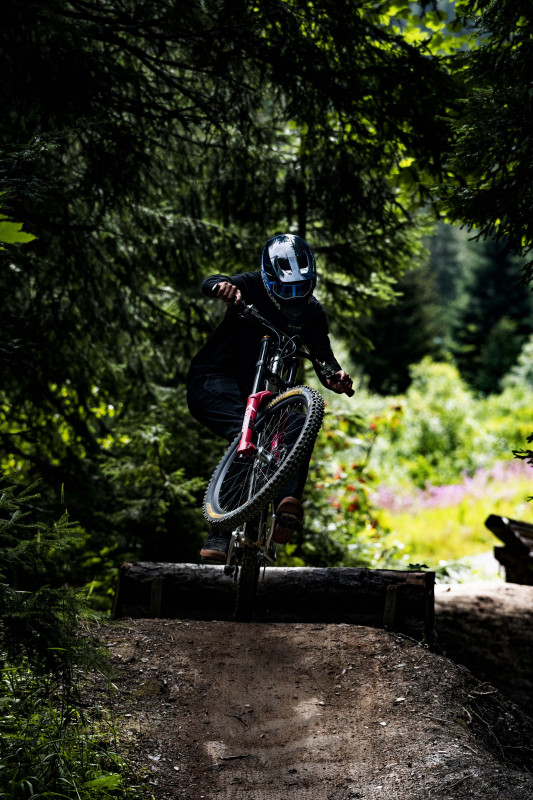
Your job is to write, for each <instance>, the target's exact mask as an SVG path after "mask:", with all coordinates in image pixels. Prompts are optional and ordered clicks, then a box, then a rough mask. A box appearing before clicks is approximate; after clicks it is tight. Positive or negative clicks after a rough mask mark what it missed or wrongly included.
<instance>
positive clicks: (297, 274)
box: [261, 233, 316, 307]
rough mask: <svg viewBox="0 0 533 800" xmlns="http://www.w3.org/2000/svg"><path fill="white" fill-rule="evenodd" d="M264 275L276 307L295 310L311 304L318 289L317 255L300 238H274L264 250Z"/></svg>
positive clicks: (288, 235)
mask: <svg viewBox="0 0 533 800" xmlns="http://www.w3.org/2000/svg"><path fill="white" fill-rule="evenodd" d="M261 274H262V276H263V282H264V284H265V289H266V290H267V292H268V293H269V295H270V297H271V298H272V300H273V301H274V302H275V303H276V305H280V306H282V307H283V306H285V307H294V306H297V305H300V304H301V303H304V302H307V301H308V300H309V298H310V297H311V295H312V294H313V290H314V288H315V286H316V263H315V256H314V254H313V251H312V250H311V248H310V247H309V245H308V244H307V242H304V240H303V239H302V238H300V236H294V235H293V234H291V233H285V234H281V235H279V236H274V238H273V239H270V240H269V241H268V242H267V243H266V245H265V248H264V250H263V257H262V259H261Z"/></svg>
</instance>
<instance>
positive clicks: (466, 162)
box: [0, 0, 533, 799]
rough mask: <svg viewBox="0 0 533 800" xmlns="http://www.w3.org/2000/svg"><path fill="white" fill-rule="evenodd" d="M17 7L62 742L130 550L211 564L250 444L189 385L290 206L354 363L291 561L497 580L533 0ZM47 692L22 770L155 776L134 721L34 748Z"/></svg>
mask: <svg viewBox="0 0 533 800" xmlns="http://www.w3.org/2000/svg"><path fill="white" fill-rule="evenodd" d="M1 23H2V24H1V25H0V40H1V42H2V64H3V69H2V73H3V76H4V81H3V96H4V102H3V105H2V114H1V116H0V130H1V137H0V142H1V146H0V154H1V155H0V318H1V325H0V370H1V371H0V376H1V380H0V459H1V472H2V475H1V481H2V493H1V496H0V596H1V599H2V603H1V610H0V653H1V656H2V662H3V665H4V671H3V673H2V674H3V680H4V686H5V692H6V697H7V700H6V702H7V703H8V705H9V703H12V704H13V707H14V704H15V702H16V704H17V708H18V709H19V711H21V714H22V715H24V714H25V713H26V717H24V719H25V720H33V722H32V723H31V725H33V724H35V725H36V728H35V729H37V728H39V729H42V728H43V726H44V722H43V720H44V716H46V714H47V715H48V716H47V720H48V722H47V723H46V724H50V725H52V724H54V725H55V724H57V725H58V733H57V737H56V741H57V740H59V739H61V737H62V736H64V735H65V730H66V729H67V728H68V724H67V723H70V722H72V721H75V723H76V724H77V723H78V722H80V720H82V718H83V714H82V712H81V711H80V710H79V708H78V707H77V706H76V703H75V702H74V700H73V696H74V686H75V684H76V675H77V670H78V669H79V668H80V667H82V668H84V669H85V668H87V665H88V664H92V665H93V666H94V665H96V664H98V663H99V662H98V657H99V656H98V652H97V650H95V648H94V646H93V645H92V644H91V641H92V640H91V634H90V626H89V623H88V622H87V615H89V616H91V615H93V616H95V615H97V614H99V613H103V614H104V615H105V614H107V613H108V612H109V609H110V607H111V599H112V594H113V588H114V585H115V580H116V575H117V570H118V567H119V566H120V564H121V563H122V562H123V561H125V560H132V561H139V560H147V561H172V562H198V560H199V549H200V546H201V543H202V541H203V538H204V535H205V522H204V519H203V515H202V511H201V504H202V498H203V495H204V491H205V487H206V484H207V481H208V480H209V477H210V475H211V474H212V471H213V469H214V467H215V465H216V464H217V462H218V460H219V459H220V457H221V455H222V453H223V450H224V448H225V442H224V441H222V440H217V439H215V438H214V437H213V436H212V435H211V434H209V433H208V432H207V431H206V430H205V429H204V428H202V427H201V426H200V425H199V424H198V423H196V422H195V421H194V420H193V419H192V418H191V416H190V414H189V412H188V410H187V406H186V401H185V381H186V376H187V371H188V366H189V363H190V359H191V357H192V356H193V355H194V353H195V352H196V351H197V349H198V348H199V347H200V346H201V344H202V343H203V342H204V341H205V340H206V338H207V336H208V335H209V333H210V332H211V331H212V330H213V328H214V327H215V325H216V324H217V322H218V321H219V320H220V319H221V316H222V313H223V306H222V304H221V303H217V302H216V301H206V299H205V297H204V296H203V295H202V294H201V291H200V284H201V281H202V279H203V278H204V277H206V276H207V275H209V274H212V273H224V274H228V275H231V274H235V273H239V272H244V271H249V270H254V269H258V268H259V266H260V257H261V251H262V248H263V246H264V243H265V242H266V241H267V240H268V239H269V238H271V237H272V236H274V235H276V234H277V233H281V232H293V233H296V234H298V235H300V236H302V237H304V238H305V239H306V240H307V241H308V242H309V243H310V245H311V246H312V247H313V249H314V252H315V255H316V258H317V267H318V275H319V279H318V285H317V290H316V294H317V297H318V298H319V300H320V301H321V302H322V303H323V304H324V306H325V307H326V309H327V310H328V317H329V322H330V329H331V336H332V339H333V342H334V350H335V353H336V354H337V356H338V358H339V361H340V362H341V364H342V365H343V367H344V368H345V369H346V370H347V371H349V372H350V374H351V375H352V376H353V377H354V388H355V390H356V391H355V396H354V397H353V398H351V399H348V398H346V397H344V396H342V397H340V396H336V395H334V394H333V393H324V394H325V395H327V396H325V400H326V402H327V409H326V417H325V422H324V425H323V428H322V431H321V432H320V435H319V439H318V441H317V445H316V447H315V451H314V455H313V460H312V463H311V471H310V475H309V480H308V484H307V489H306V494H305V508H306V524H305V527H304V529H303V531H301V532H300V533H299V534H298V536H297V537H296V540H295V541H294V542H293V543H292V544H291V545H290V546H287V547H286V548H285V550H284V551H283V552H282V555H281V559H280V563H281V564H283V565H286V566H291V565H294V566H302V565H310V566H356V567H357V566H369V567H375V568H379V567H387V568H395V567H396V568H400V569H402V568H406V567H407V565H408V564H413V563H415V564H422V563H423V564H425V565H427V566H428V567H430V568H431V569H434V570H436V572H437V573H438V578H439V579H440V580H443V581H445V580H451V579H455V578H457V576H459V577H461V575H463V576H464V575H471V573H472V569H473V567H472V564H471V563H469V561H468V559H469V558H471V557H473V556H476V555H480V554H483V553H486V552H487V551H489V550H491V548H492V546H493V544H494V542H493V541H492V536H491V534H489V533H488V531H486V530H485V529H484V528H483V522H484V519H485V517H486V516H487V515H488V514H489V513H502V514H507V515H509V516H513V517H517V518H525V519H528V518H530V517H531V512H530V509H529V506H528V497H529V496H530V495H531V494H533V491H532V488H531V487H532V485H533V482H532V480H531V477H530V470H531V466H530V464H529V460H531V457H532V453H531V451H530V450H529V449H528V441H529V437H530V436H531V433H532V430H533V421H532V420H533V367H532V358H533V298H532V294H531V282H532V280H533V271H532V263H533V260H532V259H533V256H532V249H533V216H532V214H531V209H532V206H533V180H532V179H531V170H532V166H531V165H532V164H533V133H532V131H533V124H532V122H533V105H532V102H533V101H532V96H531V85H532V82H533V74H532V70H533V67H532V64H533V60H532V58H531V49H532V47H533V19H532V18H531V15H530V14H529V12H527V10H526V11H524V7H523V4H521V3H519V2H517V0H466V1H465V2H462V1H460V0H457V1H456V2H452V1H451V0H432V1H431V2H420V3H411V2H407V1H406V0H383V2H369V1H368V0H361V2H353V1H352V0H317V2H313V1H311V2H308V1H307V0H305V1H304V0H266V1H265V2H261V3H249V2H239V1H238V0H235V1H234V0H205V2H204V1H203V0H190V1H189V2H186V3H183V2H177V0H166V2H160V1H159V0H158V2H154V1H153V0H144V1H143V2H140V1H139V0H49V2H46V3H42V2H38V1H37V0H7V2H5V3H4V5H3V8H2V13H1ZM305 380H306V382H309V383H310V384H311V385H317V386H318V385H319V384H317V383H316V378H315V376H314V374H311V372H309V373H308V374H306V377H305ZM531 476H533V473H531ZM428 531H429V532H430V533H428ZM80 620H84V622H83V623H82V624H83V631H85V633H84V634H83V635H80V633H79V625H80ZM87 626H89V627H87ZM39 676H40V677H39ZM58 676H59V678H58ZM39 680H41V681H42V686H46V687H47V688H46V693H47V694H46V703H45V706H46V709H47V710H46V714H45V711H43V710H42V709H43V708H44V707H45V706H43V699H42V696H40V697H39V698H38V699H39V704H38V708H39V710H37V705H35V706H33V705H32V704H33V703H34V702H35V703H37V701H36V699H35V698H36V697H37V695H36V692H37V685H36V683H35V682H36V681H39ZM58 680H60V682H62V683H61V686H63V687H65V686H67V687H68V686H72V687H73V688H72V696H71V695H69V693H68V691H63V690H60V689H58V683H57V681H58ZM58 692H59V695H60V698H61V700H60V703H61V704H62V709H63V711H62V716H61V715H60V716H61V719H60V720H59V719H58V718H57V716H56V711H57V696H58V694H57V693H58ZM21 698H22V699H21ZM46 704H49V705H46ZM23 706H24V708H25V709H26V710H25V711H24V708H23ZM10 707H11V706H10ZM21 718H22V717H20V718H17V715H12V716H8V717H6V719H4V721H3V722H2V723H1V724H2V726H4V727H3V728H2V729H0V730H1V732H2V735H3V736H4V741H5V743H6V744H5V745H3V746H2V747H3V751H1V752H2V757H3V758H4V759H5V763H6V764H7V765H8V766H6V767H5V768H3V772H2V773H0V774H3V775H4V776H5V782H6V783H5V788H3V789H2V791H3V794H1V796H2V797H6V798H21V799H25V798H30V797H32V796H36V795H37V794H38V793H39V792H41V791H44V788H43V787H46V791H57V792H58V793H59V795H60V796H62V797H81V798H88V797H93V796H95V795H96V794H100V795H101V794H104V796H105V795H106V793H107V794H108V795H109V796H124V797H126V796H128V797H133V796H146V795H143V790H142V789H139V788H138V787H137V788H134V789H130V788H128V789H126V788H124V786H125V785H126V784H127V783H128V780H127V779H126V778H124V777H122V778H121V777H119V773H120V770H121V769H126V768H125V767H123V765H121V763H119V762H120V757H119V756H118V755H116V754H114V753H111V751H110V748H109V746H107V750H106V749H105V748H104V750H102V751H98V754H97V755H94V757H93V756H91V757H90V758H89V759H88V761H87V762H84V760H83V758H84V757H83V755H82V751H83V747H84V746H85V745H82V744H80V743H79V742H77V744H76V743H74V744H73V745H72V746H73V748H74V750H76V747H78V748H80V749H79V753H78V755H79V758H78V757H77V756H76V757H72V758H70V756H69V758H70V761H69V764H70V766H68V768H67V765H66V760H65V758H64V757H63V756H58V755H57V751H55V752H56V756H55V757H54V758H51V759H47V758H46V757H45V756H43V755H42V753H41V755H40V756H39V757H38V758H36V761H35V763H34V762H31V758H32V756H31V752H30V751H31V748H29V747H28V748H27V751H26V755H27V759H28V762H27V764H25V762H24V760H23V759H22V756H21V753H20V741H26V742H29V741H32V740H33V738H34V737H33V734H32V728H31V725H30V723H27V726H26V729H25V730H26V733H25V734H24V735H25V736H26V737H27V738H26V739H23V740H20V739H19V738H17V737H19V733H20V729H19V728H17V726H18V725H19V724H20V719H21ZM52 718H53V719H54V720H55V722H54V723H52V722H51V720H52ZM63 723H65V726H63ZM24 724H26V723H24ZM52 738H53V737H52V735H50V739H52ZM76 741H77V740H76ZM17 748H18V749H17ZM62 752H63V751H62ZM76 752H78V751H76ZM25 757H26V756H25ZM113 759H116V761H114V762H113ZM89 762H90V763H89ZM111 762H113V764H112V763H111ZM74 763H76V765H77V766H76V767H75V768H74V767H73V766H72V765H73V764H74ZM36 764H39V766H36ZM13 765H16V768H15V766H13ZM71 767H72V770H71V772H69V771H68V770H69V769H71ZM30 774H31V775H33V777H32V779H31V781H30V779H29V778H28V776H29V775H30ZM69 776H70V777H69ZM113 776H115V777H113ZM124 781H125V782H124ZM130 783H131V781H130ZM117 792H122V794H121V795H118V794H116V793H117ZM128 792H129V794H128ZM136 792H140V794H138V795H137V794H136ZM113 793H115V794H113Z"/></svg>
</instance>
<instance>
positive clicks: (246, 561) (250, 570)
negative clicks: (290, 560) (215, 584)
mask: <svg viewBox="0 0 533 800" xmlns="http://www.w3.org/2000/svg"><path fill="white" fill-rule="evenodd" d="M258 581H259V550H258V549H257V547H256V546H255V545H253V544H245V545H244V548H243V556H242V562H241V568H240V574H239V581H238V583H237V597H236V600H235V621H236V622H250V621H251V619H252V616H253V613H254V602H255V595H256V593H257V583H258Z"/></svg>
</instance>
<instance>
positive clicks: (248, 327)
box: [188, 272, 341, 393]
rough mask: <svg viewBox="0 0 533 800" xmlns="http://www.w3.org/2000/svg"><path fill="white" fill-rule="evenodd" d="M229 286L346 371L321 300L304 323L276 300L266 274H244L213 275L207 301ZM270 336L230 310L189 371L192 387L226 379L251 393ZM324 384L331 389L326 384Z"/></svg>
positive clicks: (205, 287) (308, 307)
mask: <svg viewBox="0 0 533 800" xmlns="http://www.w3.org/2000/svg"><path fill="white" fill-rule="evenodd" d="M223 281H228V282H229V283H232V284H233V285H234V286H236V287H237V288H238V289H240V291H241V293H242V296H243V299H244V301H245V302H246V303H248V304H249V303H252V304H253V305H254V306H255V307H256V308H257V310H258V311H259V313H260V314H261V315H262V316H264V317H265V318H266V319H268V320H269V321H270V322H272V323H273V324H274V325H276V327H278V328H280V329H281V330H282V331H284V332H285V333H287V334H289V335H291V336H294V335H295V334H298V335H299V336H300V337H301V339H302V341H303V343H304V344H305V345H306V347H307V349H308V350H309V352H310V353H311V355H312V356H313V357H314V358H317V359H318V360H319V361H326V362H327V363H328V364H330V365H331V366H333V367H334V368H335V369H336V370H340V369H341V367H340V365H339V363H338V362H337V360H336V359H335V356H334V355H333V351H332V349H331V344H330V340H329V329H328V321H327V317H326V312H325V311H324V308H323V306H322V305H321V304H320V303H319V302H318V300H317V299H316V298H315V297H311V298H310V300H309V302H308V303H306V304H305V306H303V307H302V311H301V315H299V317H298V319H297V320H296V321H295V320H292V319H288V318H287V317H285V316H284V315H283V314H282V312H281V311H280V310H278V309H277V308H276V306H275V305H274V303H273V302H272V301H271V300H270V298H269V296H268V294H267V291H266V289H265V287H264V284H263V279H262V276H261V273H260V272H244V273H241V274H239V275H231V276H228V275H210V276H209V277H208V278H206V279H205V280H204V282H203V283H202V291H203V293H204V294H205V295H206V296H207V297H215V296H216V294H215V293H214V292H213V290H214V288H215V286H216V285H217V284H218V283H222V282H223ZM263 335H264V331H263V330H262V329H261V327H260V326H259V325H258V324H257V322H256V321H254V320H253V319H242V318H241V317H239V316H238V315H237V313H236V309H234V308H228V310H227V311H226V314H225V316H224V318H223V320H222V322H221V323H220V325H218V327H217V328H216V329H215V330H214V331H213V333H212V334H211V336H210V337H209V339H208V340H207V342H206V343H205V344H204V346H203V347H202V348H201V349H200V350H199V351H198V353H197V354H196V355H195V357H194V358H193V360H192V361H191V366H190V370H189V377H188V381H189V382H190V381H192V380H194V379H195V378H201V377H203V376H205V375H211V376H212V375H224V376H231V377H233V378H235V379H236V380H237V381H238V383H239V386H240V387H241V390H242V391H243V392H244V393H248V392H249V391H250V389H251V386H252V382H253V378H254V375H255V368H256V362H257V355H258V347H259V343H260V341H261V337H262V336H263ZM319 377H320V380H321V381H322V383H323V384H324V386H327V384H326V383H325V381H324V380H323V379H322V378H321V376H319Z"/></svg>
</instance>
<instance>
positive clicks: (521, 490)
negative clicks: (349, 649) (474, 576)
mask: <svg viewBox="0 0 533 800" xmlns="http://www.w3.org/2000/svg"><path fill="white" fill-rule="evenodd" d="M530 486H531V474H530V470H529V468H526V467H525V466H524V465H522V464H520V463H519V462H516V461H513V460H512V459H510V460H508V461H500V462H496V463H495V464H494V465H493V466H492V467H491V468H490V469H479V470H477V472H476V473H474V475H473V476H472V477H467V476H465V475H463V476H462V477H461V478H460V479H459V480H458V482H457V483H454V484H449V485H447V486H434V485H431V484H428V485H427V486H426V487H425V488H424V489H418V490H417V489H415V488H408V487H405V486H404V487H398V486H394V487H392V486H390V485H389V486H387V485H386V484H382V485H381V486H380V487H378V490H377V492H376V493H375V494H374V495H373V498H372V500H373V503H374V505H375V507H376V509H378V511H377V513H378V514H379V516H380V517H381V519H382V522H383V525H384V526H385V528H386V529H388V531H389V533H388V534H387V535H386V537H385V541H384V546H386V545H387V544H394V543H398V542H401V543H402V544H403V546H404V547H405V553H406V555H408V557H409V560H410V561H421V562H424V563H425V564H427V565H428V566H429V567H431V568H437V569H438V568H439V567H441V566H442V565H443V564H444V563H446V564H449V562H452V563H453V562H455V563H456V564H457V563H459V564H460V563H462V562H463V563H464V564H465V566H466V563H467V562H464V561H463V560H464V559H466V558H471V557H472V556H476V555H479V554H485V553H488V552H490V551H492V548H493V547H494V545H496V544H497V543H498V542H497V540H496V539H495V537H494V535H493V534H492V533H491V532H490V531H489V530H488V529H487V528H485V526H484V522H485V520H486V519H487V517H488V516H489V514H499V515H501V516H508V517H512V518H514V519H527V518H528V514H529V511H528V508H527V502H526V498H527V494H528V491H529V487H530ZM474 563H475V562H474ZM465 571H466V572H467V574H468V575H471V570H465ZM494 572H496V570H494Z"/></svg>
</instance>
